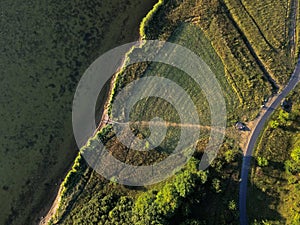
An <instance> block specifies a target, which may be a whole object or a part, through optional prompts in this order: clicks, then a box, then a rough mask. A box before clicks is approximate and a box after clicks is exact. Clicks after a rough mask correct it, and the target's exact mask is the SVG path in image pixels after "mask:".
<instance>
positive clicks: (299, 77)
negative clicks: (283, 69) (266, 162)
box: [239, 58, 300, 225]
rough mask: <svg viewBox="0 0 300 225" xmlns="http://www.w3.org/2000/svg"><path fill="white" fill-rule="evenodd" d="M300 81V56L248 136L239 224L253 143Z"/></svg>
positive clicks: (243, 224) (243, 223)
mask: <svg viewBox="0 0 300 225" xmlns="http://www.w3.org/2000/svg"><path fill="white" fill-rule="evenodd" d="M299 81H300V58H299V59H298V63H297V66H296V69H295V71H294V73H293V75H292V76H291V79H290V81H289V83H288V84H287V86H286V87H285V88H284V89H283V91H282V92H281V93H280V94H278V95H277V96H276V99H275V100H274V101H273V103H272V104H271V105H270V106H269V107H268V108H267V109H266V111H265V112H264V114H263V116H262V117H261V118H260V120H259V121H258V123H257V125H256V127H255V128H254V129H253V131H252V134H251V136H250V139H249V142H248V145H247V149H246V153H245V156H244V157H243V164H242V171H241V179H242V180H241V183H240V192H239V209H240V224H241V225H247V224H248V221H247V209H246V201H247V183H248V174H249V169H250V162H251V156H252V152H253V149H254V147H255V143H256V141H257V139H258V137H259V134H260V133H261V131H262V130H263V128H264V126H265V123H266V122H267V121H268V119H269V117H270V116H271V114H272V113H273V112H274V110H275V109H276V108H277V107H278V106H279V104H280V102H281V101H282V100H283V99H284V98H285V97H286V96H287V95H288V94H289V93H290V92H291V91H292V90H293V89H294V88H295V87H296V85H297V84H298V83H299Z"/></svg>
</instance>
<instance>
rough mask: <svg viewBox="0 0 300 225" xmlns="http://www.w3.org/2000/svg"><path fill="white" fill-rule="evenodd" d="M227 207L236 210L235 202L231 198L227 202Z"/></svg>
mask: <svg viewBox="0 0 300 225" xmlns="http://www.w3.org/2000/svg"><path fill="white" fill-rule="evenodd" d="M228 209H229V210H232V211H235V210H236V203H235V201H234V200H231V201H230V202H229V203H228Z"/></svg>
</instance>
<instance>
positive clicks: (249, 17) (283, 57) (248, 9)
mask: <svg viewBox="0 0 300 225" xmlns="http://www.w3.org/2000/svg"><path fill="white" fill-rule="evenodd" d="M224 2H225V4H226V5H227V7H228V9H229V12H230V13H231V14H232V17H233V19H234V20H235V21H236V23H237V24H238V26H239V27H240V29H241V31H242V34H243V35H245V37H246V38H247V39H248V41H249V43H250V44H251V47H252V48H253V49H254V51H255V52H256V54H257V57H258V59H259V60H260V61H261V62H262V64H263V66H264V67H265V68H266V71H267V72H268V73H269V75H270V76H271V78H273V79H274V80H275V81H276V82H277V83H278V85H283V84H285V83H287V81H288V78H289V76H290V74H291V72H292V69H293V66H294V65H293V64H294V63H293V59H294V56H292V55H291V46H290V43H289V29H290V26H291V21H290V20H289V18H290V12H291V6H290V1H288V0H286V1H281V0H277V1H271V0H270V1H241V0H225V1H224Z"/></svg>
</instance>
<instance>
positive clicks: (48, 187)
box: [0, 0, 153, 225]
mask: <svg viewBox="0 0 300 225" xmlns="http://www.w3.org/2000/svg"><path fill="white" fill-rule="evenodd" d="M152 4H153V1H143V2H140V1H101V2H99V1H93V0H92V1H51V2H46V1H30V2H24V1H13V2H12V1H1V3H0V8H1V18H0V24H1V31H0V33H1V39H0V45H1V52H0V70H1V75H0V80H1V83H0V86H1V87H0V90H1V98H0V102H1V109H0V115H1V121H0V134H1V135H0V146H1V147H0V199H1V206H0V211H1V213H0V224H18V225H20V224H33V223H36V222H37V221H36V219H39V218H38V217H39V216H41V214H45V212H46V210H48V207H49V204H50V201H52V200H53V198H54V195H55V192H56V189H57V188H58V186H59V183H60V181H61V179H62V178H63V177H64V176H65V174H66V172H67V170H68V169H69V168H70V167H71V165H72V163H73V160H74V158H75V157H76V155H77V152H78V150H77V148H76V146H75V143H74V140H73V134H72V125H71V108H72V100H73V94H74V91H75V88H76V85H77V82H78V80H79V79H80V77H81V75H82V74H83V72H84V71H85V69H86V68H87V67H88V65H89V64H90V63H91V62H92V61H93V60H94V59H95V58H96V57H98V56H99V55H101V54H102V53H104V52H105V51H107V50H109V49H111V48H113V47H115V46H117V45H119V44H122V43H127V42H130V41H134V40H136V39H137V38H138V26H139V23H140V20H141V19H142V18H143V16H145V14H146V13H147V12H148V11H149V10H150V9H151V7H152ZM133 12H134V13H133ZM128 15H130V16H128ZM129 30H130V32H128V31H129ZM133 30H134V31H133ZM100 99H101V101H103V100H104V99H105V96H102V98H101V97H100ZM102 105H103V104H102ZM100 111H101V110H100Z"/></svg>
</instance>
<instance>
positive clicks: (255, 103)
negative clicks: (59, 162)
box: [50, 0, 294, 224]
mask: <svg viewBox="0 0 300 225" xmlns="http://www.w3.org/2000/svg"><path fill="white" fill-rule="evenodd" d="M254 2H256V3H258V1H254ZM232 4H238V6H237V7H238V8H239V7H241V5H240V2H238V1H235V2H233V1H230V2H229V1H218V0H202V1H159V3H158V4H157V5H156V6H155V7H154V10H153V11H151V13H150V14H148V16H147V17H146V19H145V20H143V22H142V24H141V26H140V35H141V38H143V39H146V40H147V39H159V40H167V41H170V42H174V43H179V44H181V45H183V46H185V47H188V48H190V49H191V50H192V51H194V52H195V53H196V54H198V55H199V56H201V57H202V58H203V59H204V61H205V62H206V63H207V64H208V65H209V66H210V67H211V69H212V71H213V72H214V73H215V74H216V77H217V78H218V80H219V82H220V84H221V87H222V89H223V92H224V97H225V99H226V105H227V110H228V125H229V126H232V125H233V124H234V122H236V120H242V121H249V120H252V119H253V118H255V117H256V116H257V113H258V111H259V109H260V106H261V104H262V102H263V100H264V99H265V98H266V97H268V96H270V95H271V94H272V92H276V91H277V89H278V88H277V85H278V86H280V85H282V84H284V82H285V81H286V79H287V78H288V75H290V74H289V71H288V68H287V69H286V70H285V69H284V66H285V65H286V66H287V67H288V66H291V65H292V64H293V62H294V58H293V57H291V56H290V55H289V54H290V48H288V47H286V45H287V42H288V37H287V36H284V35H283V36H282V35H278V34H277V33H278V30H281V31H283V30H286V29H287V28H286V18H285V19H282V17H281V16H282V14H281V12H282V7H283V6H282V4H281V2H279V1H278V2H275V3H274V4H273V5H272V7H270V8H269V9H265V8H264V9H263V10H264V16H263V15H259V16H257V20H259V21H260V23H261V24H260V25H259V26H267V25H265V22H264V21H266V20H265V18H270V17H275V18H276V21H277V20H278V21H279V24H276V26H270V27H269V28H268V29H265V30H263V29H261V30H260V31H257V27H256V25H255V23H254V22H253V21H252V19H251V18H250V19H249V18H247V17H246V20H245V21H244V17H242V18H239V17H238V15H236V14H235V10H233V9H232V8H231V7H230V6H231V5H232ZM253 4H254V3H253ZM245 5H246V4H245ZM251 6H252V7H253V5H252V4H249V5H247V7H248V8H246V9H247V10H249V12H250V11H251V10H253V8H251ZM273 9H276V10H275V11H274V10H273ZM232 10H233V11H232ZM241 11H243V9H241ZM286 12H288V9H287V11H286ZM253 17H254V16H253ZM261 17H264V19H262V18H261ZM278 17H280V18H278ZM255 19H256V18H255ZM282 21H284V22H282ZM253 24H254V25H253ZM247 29H249V30H251V29H253V33H255V32H256V33H255V36H256V37H257V38H254V36H253V37H252V36H251V37H248V34H246V32H245V30H247ZM247 32H248V31H247ZM267 32H268V33H271V34H268V35H267V34H265V33H267ZM262 39H263V40H265V42H270V43H271V42H272V45H273V48H272V51H273V50H274V51H276V52H277V53H279V52H280V54H281V57H278V56H277V55H276V56H274V59H273V58H272V57H273V55H275V53H274V52H270V56H269V57H270V58H269V59H267V58H266V56H265V55H264V54H265V52H263V50H265V51H266V52H267V51H268V49H267V48H266V45H265V44H266V43H261V40H262ZM268 39H270V40H268ZM278 43H280V44H278ZM282 46H285V47H284V48H283V47H282ZM264 48H266V49H264ZM134 53H135V50H133V51H132V52H131V54H134ZM272 54H273V55H272ZM127 57H128V59H130V54H129V55H128V56H127ZM273 60H274V62H273ZM271 61H272V63H270V62H271ZM285 62H288V64H284V63H285ZM274 71H276V73H275V72H274ZM278 71H281V72H282V73H283V75H282V77H281V76H279V75H277V72H278ZM273 73H274V74H275V75H276V76H275V75H274V74H273ZM153 74H154V75H157V76H164V77H167V78H169V79H171V80H174V81H175V82H176V83H178V84H180V85H181V86H183V87H184V89H185V90H186V91H187V92H188V93H189V95H190V96H191V98H192V99H193V101H194V102H195V104H196V106H197V111H198V113H199V118H200V121H201V123H202V124H204V125H209V119H210V116H209V111H208V107H207V102H206V100H205V98H204V97H203V93H201V90H200V89H199V88H198V87H196V86H195V85H194V84H193V82H192V81H190V80H189V79H188V78H187V77H186V76H184V74H183V73H182V72H181V71H178V70H176V69H174V68H170V67H169V66H166V65H162V64H157V63H147V62H145V63H140V64H134V65H132V66H129V67H127V68H126V69H124V70H122V71H121V72H120V73H119V74H117V76H116V83H115V86H114V89H113V92H112V93H113V94H112V96H111V98H110V99H109V101H112V102H113V101H114V98H115V97H116V95H117V94H118V92H120V91H121V90H122V89H123V88H124V86H126V85H127V84H129V83H130V82H131V81H133V80H135V79H138V78H140V77H147V76H151V75H153ZM271 75H272V76H271ZM272 79H274V80H275V82H274V81H272ZM277 82H278V84H277ZM150 88H151V86H149V87H148V86H147V87H145V92H147V89H150ZM129 93H130V91H129ZM110 103H111V102H110ZM166 112H167V113H166ZM109 113H111V108H110V106H109ZM131 116H132V118H133V119H134V120H135V121H140V120H142V121H149V120H150V119H152V118H153V117H155V116H162V117H164V116H166V117H165V119H169V120H170V121H171V122H174V121H175V122H178V114H176V112H175V111H174V108H172V106H171V105H170V104H168V103H166V102H165V101H162V100H161V99H155V98H149V99H147V100H146V101H141V102H139V103H138V104H137V105H136V106H135V111H133V112H132V113H131ZM113 119H114V118H113ZM132 130H133V131H134V132H135V134H136V135H137V136H139V137H147V135H149V129H148V128H147V127H146V128H144V127H132ZM97 135H98V136H99V138H100V139H101V140H102V141H103V142H104V143H105V144H106V147H107V148H108V149H109V151H110V152H111V154H112V155H114V156H115V157H116V158H118V159H119V160H121V161H123V162H126V163H130V164H134V165H149V164H152V163H155V162H157V161H160V160H162V159H164V158H165V157H167V156H168V154H169V150H171V149H172V147H173V146H172V144H176V137H178V130H176V129H173V130H172V129H170V133H169V134H168V135H167V140H165V142H163V143H162V146H159V147H157V148H155V149H153V150H152V151H151V152H143V153H141V152H136V151H133V150H130V149H128V148H127V147H125V146H124V145H122V144H121V143H120V142H119V141H118V140H117V138H116V135H115V133H114V131H113V130H112V129H111V127H110V126H107V127H105V128H103V129H102V130H101V131H100V132H99V133H98V134H97ZM232 137H233V138H232ZM168 140H169V142H168ZM237 140H238V134H237V131H233V130H232V129H230V128H228V131H227V137H226V139H225V141H224V143H223V145H222V147H221V150H220V152H219V154H218V157H217V158H216V159H215V160H214V162H213V163H212V165H211V167H210V168H209V169H207V170H206V171H205V172H199V171H197V169H195V167H196V165H197V164H198V162H199V161H198V160H199V159H200V158H201V156H202V154H203V150H204V149H205V146H206V144H207V142H208V136H207V132H204V133H203V134H202V136H200V137H199V140H198V143H197V148H196V153H195V154H194V157H193V159H192V160H191V161H190V162H189V164H188V165H187V166H186V167H185V168H184V169H183V170H182V171H179V172H178V173H176V174H175V175H174V176H173V177H171V178H169V179H168V180H166V181H164V182H161V183H159V184H157V185H153V186H146V187H129V186H125V185H120V184H117V183H115V182H114V181H116V180H114V179H112V180H111V181H107V180H105V179H104V178H103V177H101V176H100V175H98V174H97V173H95V172H93V171H91V169H88V167H87V165H86V164H85V163H84V161H83V159H82V158H80V156H79V158H78V159H80V160H78V161H77V162H76V164H74V166H73V169H72V170H71V171H70V173H69V174H68V176H67V178H66V179H65V182H64V184H63V193H62V201H61V203H60V208H59V210H58V212H57V214H56V215H55V217H54V218H53V219H52V221H51V223H50V224H91V223H96V224H150V222H153V223H154V224H238V208H237V202H238V184H239V182H238V180H239V170H240V165H241V150H240V149H239V147H238V143H237ZM169 144H171V145H169ZM96 147H97V142H96V141H95V139H94V138H93V139H92V140H91V141H90V142H89V144H88V145H87V146H86V147H85V148H84V149H83V151H93V150H95V148H96ZM145 149H147V147H146V146H145ZM258 219H261V218H258Z"/></svg>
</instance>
